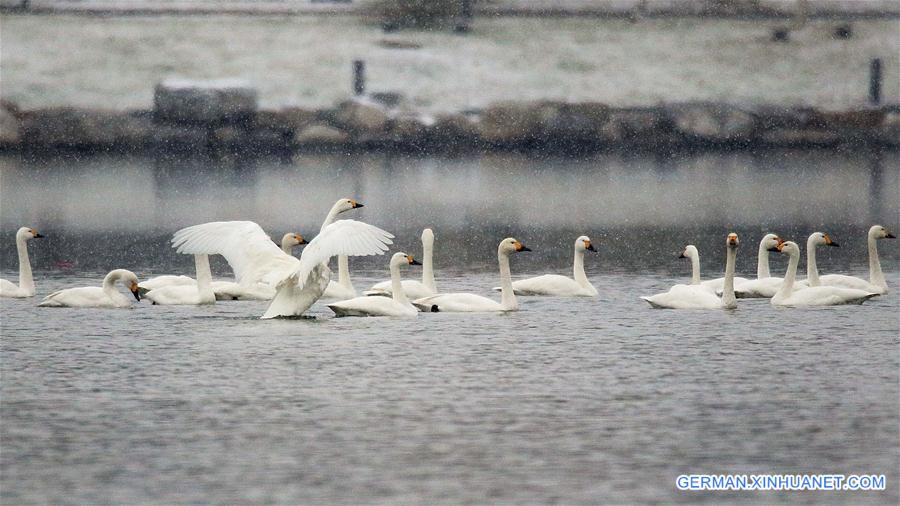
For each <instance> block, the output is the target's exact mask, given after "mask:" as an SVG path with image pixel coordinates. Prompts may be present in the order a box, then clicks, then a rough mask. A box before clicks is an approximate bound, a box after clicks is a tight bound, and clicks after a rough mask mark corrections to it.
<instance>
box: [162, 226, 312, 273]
mask: <svg viewBox="0 0 900 506" xmlns="http://www.w3.org/2000/svg"><path fill="white" fill-rule="evenodd" d="M172 246H173V247H174V248H176V250H177V251H178V252H179V253H183V254H191V255H198V254H208V255H222V256H223V257H225V260H226V261H228V265H230V266H231V268H232V270H234V276H235V278H236V279H237V280H238V282H239V283H241V284H244V283H258V282H260V281H263V280H266V279H282V278H284V277H286V276H288V275H290V274H291V273H292V272H293V270H294V269H295V268H296V267H297V264H298V261H297V259H296V258H295V257H293V256H291V255H288V254H287V253H285V252H284V251H282V250H281V248H279V247H278V246H276V245H275V243H274V242H272V239H271V238H269V236H268V235H267V234H266V233H265V231H263V229H262V228H261V227H260V226H259V225H257V224H256V223H254V222H252V221H215V222H211V223H203V224H201V225H194V226H192V227H187V228H183V229H181V230H179V231H177V232H175V235H173V236H172Z"/></svg>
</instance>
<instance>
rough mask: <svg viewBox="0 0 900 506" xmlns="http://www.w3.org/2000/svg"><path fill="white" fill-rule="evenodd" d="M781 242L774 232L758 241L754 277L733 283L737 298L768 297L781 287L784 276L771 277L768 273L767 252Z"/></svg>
mask: <svg viewBox="0 0 900 506" xmlns="http://www.w3.org/2000/svg"><path fill="white" fill-rule="evenodd" d="M781 242H783V241H782V240H781V238H780V237H778V236H777V235H775V234H766V235H764V236H763V238H762V240H760V241H759V251H758V253H757V261H756V279H750V280H747V281H745V282H744V283H735V288H734V294H735V296H737V298H739V299H752V298H766V299H770V298H772V296H773V295H775V293H776V292H777V291H778V289H779V288H781V283H782V282H784V278H780V277H772V275H771V274H770V273H769V252H770V251H771V250H772V249H773V248H775V247H776V246H778V244H779V243H781Z"/></svg>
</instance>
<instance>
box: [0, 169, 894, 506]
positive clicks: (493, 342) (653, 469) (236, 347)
mask: <svg viewBox="0 0 900 506" xmlns="http://www.w3.org/2000/svg"><path fill="white" fill-rule="evenodd" d="M871 162H872V161H871V160H870V159H869V158H867V157H866V156H862V155H860V156H855V155H847V154H841V153H823V152H820V153H813V154H809V153H807V154H798V153H781V152H779V153H770V154H768V155H765V156H752V157H751V156H744V155H733V154H731V155H730V154H719V155H705V156H684V157H676V158H673V159H666V160H656V159H645V158H641V157H630V158H622V157H618V156H615V155H598V156H597V157H593V158H589V159H579V160H570V159H544V160H533V159H527V158H524V157H518V156H514V155H507V156H502V157H472V158H463V159H451V160H446V159H415V158H394V157H378V156H373V157H340V156H334V157H302V158H298V159H295V160H281V161H277V160H276V161H259V162H255V163H253V164H250V165H239V166H229V165H228V164H218V163H211V162H200V161H197V162H192V163H187V164H185V163H184V162H172V161H159V160H155V161H154V160H144V159H120V158H113V157H111V158H108V159H104V158H93V159H90V160H86V161H78V160H74V159H72V158H61V159H42V160H23V159H20V158H15V157H7V158H0V177H2V186H0V211H2V213H0V223H2V229H3V230H2V244H0V260H2V269H0V273H2V276H3V277H4V278H7V279H10V278H13V279H14V278H15V277H16V272H15V256H14V255H15V253H14V249H13V248H11V245H10V243H11V234H12V232H13V231H14V229H15V227H17V226H19V225H24V224H28V225H32V226H35V227H36V228H39V229H41V231H42V232H46V233H47V234H48V238H47V239H44V240H43V241H44V242H41V241H33V242H32V243H31V244H30V246H29V248H30V251H31V253H32V258H33V261H34V265H35V266H36V278H37V284H38V296H37V297H36V298H34V299H26V300H10V299H0V314H2V341H0V346H2V361H0V379H2V387H0V388H2V392H0V393H2V402H0V417H2V422H3V423H2V426H0V447H2V451H0V471H2V474H0V499H2V502H3V503H5V504H7V503H8V504H13V503H150V502H152V503H192V502H193V503H196V502H204V503H206V502H211V503H247V502H252V503H279V504H293V503H315V502H328V503H358V502H367V503H368V502H373V503H401V502H416V503H433V502H442V503H461V502H470V503H471V502H474V503H598V502H620V503H622V502H680V503H684V502H701V501H702V502H722V501H733V502H788V501H791V502H801V503H809V504H813V503H816V504H817V503H823V502H842V503H896V502H897V501H898V500H900V497H898V479H900V473H898V466H897V463H898V459H900V455H898V447H897V441H898V437H900V434H898V424H897V420H898V409H900V405H898V398H900V395H898V393H900V363H898V362H900V360H898V358H900V357H898V353H897V350H898V348H897V344H898V343H897V339H898V331H900V320H898V314H900V313H898V308H900V295H898V293H897V292H898V290H900V267H898V256H900V244H898V243H897V242H896V241H890V240H885V241H880V243H879V248H880V253H881V257H882V265H883V267H884V269H885V271H886V272H887V275H888V283H889V285H890V287H891V289H892V292H891V293H890V294H888V295H885V296H882V297H878V298H875V299H873V300H871V301H869V302H867V303H866V304H864V305H863V306H852V307H851V306H844V307H831V308H818V309H776V308H773V307H772V306H771V305H770V304H769V303H768V301H765V300H741V301H739V308H738V309H737V310H735V311H664V310H653V309H650V307H649V306H647V305H646V303H644V302H643V301H641V300H639V299H638V296H640V295H647V294H652V293H656V292H658V291H662V290H665V289H667V288H668V286H670V285H671V284H673V283H675V282H679V281H683V280H685V278H686V277H687V276H689V267H688V266H687V265H686V264H685V263H684V261H683V260H678V259H677V258H676V257H677V253H678V251H679V249H680V248H681V247H682V246H683V245H684V244H685V243H687V242H694V243H696V244H698V246H699V247H700V251H701V254H703V270H704V277H711V276H712V275H716V276H718V275H720V273H721V270H722V265H723V256H724V254H723V252H722V250H723V249H724V248H722V244H721V243H722V241H723V240H724V236H725V234H726V233H727V232H728V231H731V230H735V231H737V232H738V233H739V234H740V235H741V238H742V245H741V249H740V253H739V258H738V270H739V272H740V273H743V274H745V275H748V276H752V274H753V273H755V264H756V242H757V241H758V240H759V237H760V236H761V235H762V234H763V233H764V232H765V231H770V230H771V231H775V232H778V233H779V234H781V235H782V236H784V237H788V238H792V239H798V238H799V239H801V240H802V238H803V237H805V235H806V234H808V233H809V232H811V231H813V230H815V229H825V230H826V231H829V232H831V234H832V236H833V237H835V239H836V240H837V241H838V242H840V243H841V246H842V247H841V248H839V249H835V248H828V249H827V251H821V252H820V255H819V268H820V269H821V270H822V271H824V272H842V273H851V274H855V275H861V276H866V275H867V264H866V258H865V247H864V244H863V243H864V236H865V230H866V229H867V228H868V225H870V224H871V223H872V222H874V221H875V220H878V221H879V222H882V224H884V225H885V226H888V227H891V228H895V229H896V228H897V217H898V212H897V205H898V204H897V202H896V199H895V196H896V195H897V194H898V171H897V167H898V165H897V157H896V155H890V156H889V155H885V156H884V157H883V158H881V159H880V161H879V162H878V167H880V168H879V170H878V171H876V173H875V174H874V175H873V174H872V172H871V170H870V169H871V167H872V163H871ZM196 171H200V173H199V175H198V174H197V173H196ZM817 181H818V182H819V184H815V183H816V182H817ZM873 181H874V182H873ZM279 183H280V184H279ZM337 186H340V187H339V188H338V187H337ZM801 189H802V190H803V192H802V193H803V197H804V199H805V200H803V201H802V202H801V203H797V202H795V201H796V200H798V199H800V197H801V192H800V191H799V190H801ZM351 190H352V191H351ZM347 192H349V193H347ZM770 193H772V194H771V195H770ZM345 194H346V195H348V196H349V195H350V194H352V196H356V197H358V198H359V199H360V200H362V201H364V202H365V203H366V207H365V208H363V209H362V211H363V213H357V214H356V215H354V216H353V217H355V218H360V219H365V220H366V221H369V222H371V223H374V224H378V225H380V226H383V227H385V228H387V229H388V230H391V231H393V232H395V233H396V234H397V236H398V237H397V244H398V247H401V248H403V249H404V250H407V251H408V252H411V253H414V254H416V255H418V254H420V246H419V245H418V231H419V230H420V229H421V227H423V226H425V225H430V226H433V227H434V228H435V232H436V235H437V243H436V248H437V251H436V269H437V282H438V286H439V288H440V289H441V290H442V291H473V292H476V293H481V294H484V295H491V292H490V287H491V286H494V285H495V284H496V283H497V278H498V275H497V268H496V256H495V255H496V243H497V242H498V241H499V239H501V238H502V237H505V236H506V235H514V236H516V237H517V238H519V239H521V240H523V241H524V242H525V243H526V244H528V245H529V246H530V247H532V248H533V249H534V250H535V251H534V252H532V253H526V254H521V255H517V256H516V257H515V258H514V259H513V262H512V264H513V265H512V269H513V276H514V278H519V277H526V276H530V275H536V274H542V273H546V272H558V273H566V272H567V270H568V269H570V268H571V267H570V262H571V259H570V256H571V252H570V248H571V243H572V242H573V241H574V238H575V237H576V236H577V235H578V234H581V233H587V234H589V235H591V236H592V237H593V238H595V242H597V244H598V246H599V248H600V252H599V253H598V254H596V255H594V256H592V257H588V259H587V262H586V264H587V270H588V276H589V277H590V278H591V279H592V280H593V282H594V283H595V285H596V286H597V287H598V289H599V290H600V296H599V297H598V298H597V299H557V298H520V299H519V300H520V304H521V311H519V312H516V313H512V314H506V315H494V314H481V315H459V314H440V313H439V314H422V315H420V316H419V317H418V318H416V319H413V320H406V319H385V318H371V319H361V318H345V319H335V318H332V315H331V312H330V311H329V310H328V309H327V308H326V307H325V306H324V305H322V304H321V303H320V304H317V305H316V306H314V307H313V310H312V311H311V312H310V316H312V318H308V319H302V320H281V321H260V320H258V319H257V317H258V316H259V315H260V314H261V313H262V312H263V310H264V308H265V303H263V302H227V303H220V304H217V305H216V306H213V307H156V306H151V305H149V304H147V302H146V301H144V302H142V303H140V304H135V307H134V309H132V310H85V309H45V308H37V307H36V303H37V302H38V301H39V300H40V298H41V297H42V296H44V295H46V294H47V293H49V292H51V291H53V290H56V289H59V288H63V287H68V286H85V285H95V284H98V283H99V280H100V278H101V277H102V276H103V274H104V273H105V272H106V271H107V270H109V269H111V268H114V267H128V268H131V269H133V270H135V272H137V273H138V275H139V276H140V277H141V278H146V277H148V276H150V275H154V274H160V273H187V274H192V263H193V262H192V261H191V260H190V259H189V258H184V257H182V256H179V255H177V254H175V253H174V252H172V251H171V249H170V248H168V247H167V245H166V240H167V238H168V237H169V236H170V234H171V232H172V231H174V229H176V228H177V227H179V226H182V225H183V224H188V223H192V222H193V223H196V222H201V221H206V220H208V219H215V218H216V217H218V219H226V218H227V219H231V218H236V217H241V216H243V217H244V218H247V219H255V220H258V221H259V222H260V223H261V224H263V225H264V226H265V227H266V229H267V230H270V232H271V233H272V234H273V235H276V233H277V235H278V236H280V235H281V233H283V231H286V230H287V229H295V228H296V229H299V231H300V232H301V233H307V234H308V235H309V236H310V237H312V236H314V231H315V228H314V227H315V223H316V222H317V221H318V220H321V215H324V213H325V211H326V210H327V207H328V205H330V201H332V200H333V199H334V198H336V197H338V196H343V195H345ZM273 195H274V197H272V198H269V197H271V196H273ZM704 195H706V196H709V197H708V198H706V199H705V200H703V199H702V198H700V199H698V198H694V197H704ZM291 196H295V197H296V198H294V199H293V200H292V199H291ZM250 197H252V198H250ZM779 203H781V204H779ZM726 204H727V205H726ZM266 218H270V219H269V220H268V221H267V220H266ZM826 227H827V228H826ZM386 260H387V259H386V258H384V257H379V258H375V259H367V260H363V261H357V260H354V261H353V262H352V263H351V268H352V270H353V280H354V284H355V286H356V288H357V290H360V289H364V288H366V287H368V286H369V285H370V284H371V283H373V282H375V281H380V280H382V279H384V278H385V277H386V269H385V267H384V265H383V264H384V263H386ZM771 261H772V269H773V271H775V272H782V271H783V269H784V265H785V262H784V259H783V258H780V257H779V256H778V255H772V258H771ZM802 268H804V265H803V264H801V269H802ZM214 271H215V274H216V277H222V278H225V277H228V276H229V275H230V272H229V270H228V268H227V266H226V265H225V264H224V263H223V262H221V261H216V262H215V263H214ZM407 274H408V275H411V276H416V275H419V271H412V270H411V271H409V272H408V273H407ZM730 472H733V473H748V474H750V473H753V474H758V473H820V472H821V473H841V474H863V473H866V474H884V475H886V480H887V490H886V491H881V492H855V493H850V492H847V493H844V492H840V493H836V492H777V493H776V492H772V493H736V492H717V493H687V492H679V491H677V490H676V488H675V478H676V477H677V476H678V475H680V474H687V473H730Z"/></svg>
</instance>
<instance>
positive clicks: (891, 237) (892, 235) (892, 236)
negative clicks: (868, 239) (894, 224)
mask: <svg viewBox="0 0 900 506" xmlns="http://www.w3.org/2000/svg"><path fill="white" fill-rule="evenodd" d="M885 237H886V238H888V239H896V238H897V236H896V235H894V234H888V235H886V236H885Z"/></svg>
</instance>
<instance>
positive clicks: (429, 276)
mask: <svg viewBox="0 0 900 506" xmlns="http://www.w3.org/2000/svg"><path fill="white" fill-rule="evenodd" d="M433 255H434V244H432V242H431V241H422V284H423V285H425V288H428V289H429V290H431V291H432V292H435V293H436V292H437V288H435V286H434V261H433V259H432V256H433Z"/></svg>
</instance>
